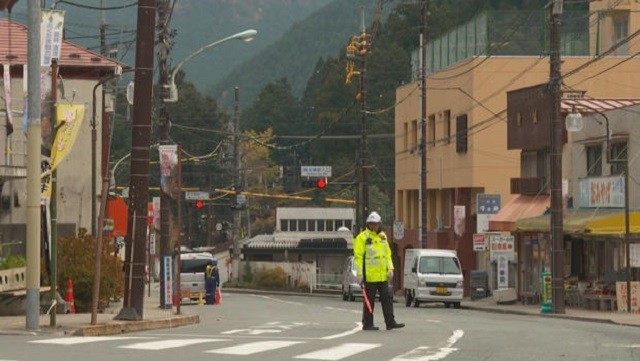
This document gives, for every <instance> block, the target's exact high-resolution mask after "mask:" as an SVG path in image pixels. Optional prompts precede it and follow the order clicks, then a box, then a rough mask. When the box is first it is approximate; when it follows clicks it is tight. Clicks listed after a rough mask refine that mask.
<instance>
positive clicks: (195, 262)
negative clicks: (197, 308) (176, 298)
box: [180, 252, 215, 300]
mask: <svg viewBox="0 0 640 361" xmlns="http://www.w3.org/2000/svg"><path fill="white" fill-rule="evenodd" d="M212 260H215V258H214V257H213V255H212V254H211V253H209V252H197V253H181V254H180V291H181V292H186V290H189V298H190V299H192V300H197V299H198V298H199V297H200V293H202V298H203V299H204V295H205V293H206V292H205V287H204V273H205V271H206V269H207V265H208V264H209V262H210V261H212ZM183 294H184V293H183Z"/></svg>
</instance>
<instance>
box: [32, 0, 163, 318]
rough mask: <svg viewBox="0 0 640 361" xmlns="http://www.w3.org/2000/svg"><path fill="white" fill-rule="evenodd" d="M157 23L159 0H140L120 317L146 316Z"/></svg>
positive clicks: (118, 316)
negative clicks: (145, 300) (148, 211)
mask: <svg viewBox="0 0 640 361" xmlns="http://www.w3.org/2000/svg"><path fill="white" fill-rule="evenodd" d="M31 1H33V0H31ZM155 27H156V0H138V18H137V29H136V34H137V39H136V60H135V69H136V70H135V84H136V86H135V90H134V95H133V103H134V107H133V120H132V125H131V177H130V179H131V180H130V183H129V184H130V186H129V187H130V195H131V196H130V204H129V222H128V227H127V242H126V251H125V257H126V260H125V264H124V266H125V267H124V271H125V272H124V273H125V282H124V286H125V293H124V307H123V308H122V310H120V313H119V314H118V315H117V316H116V317H115V319H117V320H134V321H137V320H141V319H142V318H143V305H144V286H145V285H144V283H145V282H144V272H145V269H144V266H145V251H146V238H147V237H146V228H147V199H148V196H149V160H150V147H151V114H152V98H151V97H152V87H153V57H154V52H153V49H154V44H155ZM38 139H39V138H38Z"/></svg>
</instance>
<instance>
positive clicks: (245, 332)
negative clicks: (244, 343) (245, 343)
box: [220, 328, 282, 335]
mask: <svg viewBox="0 0 640 361" xmlns="http://www.w3.org/2000/svg"><path fill="white" fill-rule="evenodd" d="M280 332H282V330H269V329H259V330H252V329H250V328H243V329H239V330H231V331H224V332H220V334H222V335H235V334H241V335H262V334H263V333H280Z"/></svg>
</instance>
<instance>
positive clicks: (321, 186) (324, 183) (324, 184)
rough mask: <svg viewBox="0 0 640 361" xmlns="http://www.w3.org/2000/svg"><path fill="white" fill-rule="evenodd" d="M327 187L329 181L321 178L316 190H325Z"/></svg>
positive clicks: (317, 182)
mask: <svg viewBox="0 0 640 361" xmlns="http://www.w3.org/2000/svg"><path fill="white" fill-rule="evenodd" d="M326 187H327V179H326V178H320V179H318V180H317V181H316V188H318V189H325V188H326Z"/></svg>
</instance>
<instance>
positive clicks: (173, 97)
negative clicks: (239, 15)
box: [164, 29, 258, 103]
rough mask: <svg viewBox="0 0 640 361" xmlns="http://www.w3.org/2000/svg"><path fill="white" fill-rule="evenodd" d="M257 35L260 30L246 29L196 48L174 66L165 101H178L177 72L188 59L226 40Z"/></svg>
mask: <svg viewBox="0 0 640 361" xmlns="http://www.w3.org/2000/svg"><path fill="white" fill-rule="evenodd" d="M256 35H258V31H257V30H253V29H250V30H245V31H243V32H240V33H237V34H233V35H231V36H228V37H226V38H224V39H220V40H218V41H215V42H213V43H211V44H207V45H205V46H203V47H201V48H200V49H198V50H196V51H195V52H193V53H191V55H189V56H187V57H186V58H185V59H184V60H182V61H181V62H179V63H178V65H176V67H175V68H173V71H172V72H171V82H170V83H169V85H168V87H169V98H166V99H164V101H165V102H167V103H175V102H177V101H178V89H177V88H176V83H175V80H176V74H177V73H178V70H180V68H182V66H183V65H184V64H186V63H187V62H188V61H190V60H191V59H193V58H195V57H196V56H197V55H199V54H201V53H203V52H204V51H206V50H208V49H211V48H213V47H215V46H218V45H220V44H222V43H224V42H227V41H229V40H233V39H238V40H243V41H247V42H248V41H251V40H253V39H255V37H256Z"/></svg>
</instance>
